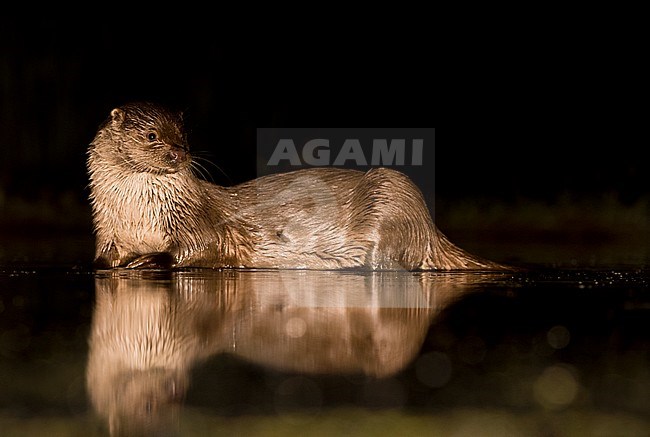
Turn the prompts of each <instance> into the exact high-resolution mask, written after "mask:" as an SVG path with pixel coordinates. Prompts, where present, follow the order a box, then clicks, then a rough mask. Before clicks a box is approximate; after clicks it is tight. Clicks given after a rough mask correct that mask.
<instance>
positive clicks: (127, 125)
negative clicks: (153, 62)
mask: <svg viewBox="0 0 650 437" xmlns="http://www.w3.org/2000/svg"><path fill="white" fill-rule="evenodd" d="M91 147H92V148H94V150H95V152H96V153H97V154H100V155H102V156H105V157H107V156H108V157H110V158H112V159H111V161H112V163H113V164H117V165H120V166H121V167H122V168H123V169H125V170H130V171H133V172H136V173H142V172H149V173H156V174H165V173H175V172H178V171H179V170H181V169H184V168H186V167H188V166H189V165H190V162H191V158H190V154H189V146H188V143H187V137H186V135H185V132H184V130H183V119H182V115H181V114H180V113H174V112H171V111H169V110H167V109H165V108H163V107H161V106H158V105H155V104H153V103H130V104H127V105H124V106H120V107H119V108H115V109H113V110H112V111H111V115H110V117H109V118H108V119H107V120H106V121H105V122H104V124H103V125H102V126H101V127H100V129H99V132H98V133H97V136H96V137H95V139H94V140H93V143H92V144H91Z"/></svg>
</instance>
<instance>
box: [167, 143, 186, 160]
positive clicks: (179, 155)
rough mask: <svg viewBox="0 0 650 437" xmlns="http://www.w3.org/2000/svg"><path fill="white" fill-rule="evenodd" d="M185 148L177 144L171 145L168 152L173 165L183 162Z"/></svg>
mask: <svg viewBox="0 0 650 437" xmlns="http://www.w3.org/2000/svg"><path fill="white" fill-rule="evenodd" d="M187 152H188V150H187V148H186V147H184V146H181V145H178V144H173V145H172V147H171V149H170V150H169V159H170V160H171V161H172V162H173V163H179V162H183V161H185V160H186V159H187Z"/></svg>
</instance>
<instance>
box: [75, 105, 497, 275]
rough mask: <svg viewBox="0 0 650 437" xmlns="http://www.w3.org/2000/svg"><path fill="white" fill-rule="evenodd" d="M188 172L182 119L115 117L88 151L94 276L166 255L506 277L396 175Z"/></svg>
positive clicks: (153, 114) (140, 108)
mask: <svg viewBox="0 0 650 437" xmlns="http://www.w3.org/2000/svg"><path fill="white" fill-rule="evenodd" d="M152 132H153V133H155V134H156V138H157V140H156V141H154V142H152V141H150V140H149V137H148V135H149V134H150V133H152ZM190 163H191V158H190V156H189V147H188V145H187V140H186V137H185V134H184V131H183V123H182V119H181V118H180V116H178V115H177V114H174V113H172V112H169V111H167V110H166V109H164V108H161V107H159V106H156V105H153V104H150V103H142V104H129V105H125V106H122V107H120V108H117V109H114V110H113V111H112V112H111V116H110V117H109V119H108V120H107V121H105V122H104V123H103V124H102V125H101V126H100V129H99V131H98V132H97V135H96V136H95V138H94V140H93V142H92V143H91V145H90V147H89V151H88V168H89V173H90V189H91V196H90V197H91V202H92V206H93V219H94V225H95V232H96V236H97V240H96V260H95V262H96V265H97V266H99V267H119V266H125V267H136V266H141V265H146V264H147V262H148V260H149V259H150V257H151V254H159V253H166V254H169V255H171V260H170V262H171V265H172V266H174V267H187V266H192V267H212V268H220V267H256V268H289V269H291V268H298V269H345V268H367V269H374V270H381V269H407V270H416V269H422V270H453V269H477V270H483V269H495V268H502V266H500V265H499V264H496V263H493V262H490V261H486V260H483V259H481V258H479V257H476V256H474V255H471V254H469V253H467V252H465V251H463V250H462V249H460V248H458V247H456V246H455V245H453V244H452V243H451V242H450V241H449V240H448V239H447V238H446V237H445V236H444V235H443V234H442V233H441V232H440V231H439V230H438V229H437V227H436V226H435V225H434V223H433V221H432V219H431V216H430V214H429V211H428V209H427V206H426V204H425V202H424V199H423V197H422V194H421V192H420V190H419V189H418V188H417V187H416V186H415V185H414V184H413V183H412V182H411V181H410V179H409V178H408V177H407V176H405V175H404V174H402V173H400V172H397V171H395V170H390V169H387V168H376V169H372V170H370V171H368V172H365V173H364V172H360V171H354V170H343V169H335V168H314V169H307V170H299V171H295V172H290V173H283V174H275V175H270V176H265V177H261V178H258V179H255V180H253V181H250V182H246V183H243V184H240V185H236V186H233V187H220V186H217V185H215V184H212V183H209V182H206V181H204V180H202V179H199V178H198V177H196V176H195V175H194V174H193V172H192V169H191V164H190Z"/></svg>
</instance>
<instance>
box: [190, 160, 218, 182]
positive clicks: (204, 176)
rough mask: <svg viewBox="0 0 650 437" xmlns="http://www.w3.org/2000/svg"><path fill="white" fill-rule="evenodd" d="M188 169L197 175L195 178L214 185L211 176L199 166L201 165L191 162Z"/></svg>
mask: <svg viewBox="0 0 650 437" xmlns="http://www.w3.org/2000/svg"><path fill="white" fill-rule="evenodd" d="M190 168H191V169H192V170H193V171H195V172H196V173H198V175H197V176H199V177H200V178H201V179H203V180H206V181H207V180H209V181H210V182H212V183H214V179H213V178H212V175H211V174H210V172H209V171H208V170H207V169H206V168H205V167H204V166H203V165H201V163H199V162H196V161H192V163H191V164H190Z"/></svg>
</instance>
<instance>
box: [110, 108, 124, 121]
mask: <svg viewBox="0 0 650 437" xmlns="http://www.w3.org/2000/svg"><path fill="white" fill-rule="evenodd" d="M111 121H112V122H113V124H114V125H120V124H122V122H123V121H124V111H123V110H122V109H120V108H115V109H113V110H112V111H111Z"/></svg>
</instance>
